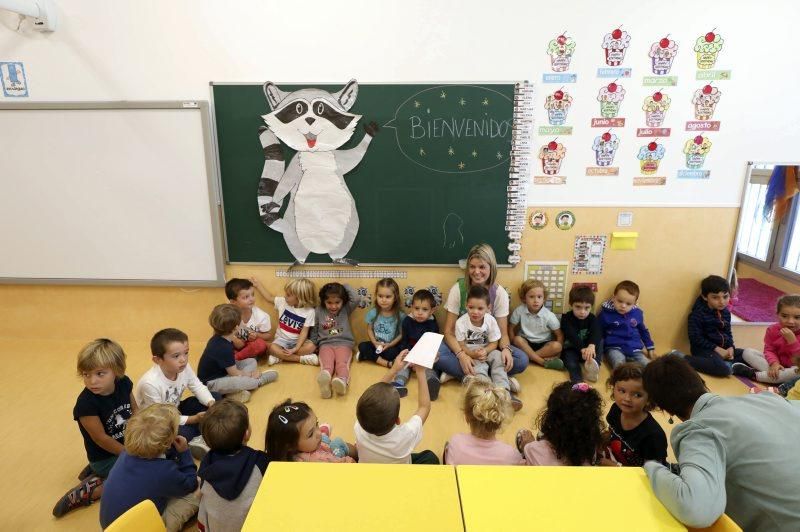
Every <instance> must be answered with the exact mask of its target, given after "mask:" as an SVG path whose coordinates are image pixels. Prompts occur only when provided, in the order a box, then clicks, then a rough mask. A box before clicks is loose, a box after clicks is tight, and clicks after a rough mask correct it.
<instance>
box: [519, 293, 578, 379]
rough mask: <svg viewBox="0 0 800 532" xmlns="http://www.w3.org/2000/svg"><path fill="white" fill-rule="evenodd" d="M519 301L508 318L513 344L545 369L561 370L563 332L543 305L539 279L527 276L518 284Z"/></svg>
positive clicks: (544, 294) (558, 323)
mask: <svg viewBox="0 0 800 532" xmlns="http://www.w3.org/2000/svg"><path fill="white" fill-rule="evenodd" d="M519 297H520V299H521V300H522V304H521V305H520V306H518V307H517V308H515V309H514V312H512V313H511V318H510V319H509V320H508V323H509V326H508V327H509V332H508V335H509V336H510V337H511V341H512V342H513V344H514V345H515V346H517V347H519V348H520V349H522V350H523V351H524V352H525V354H526V355H528V358H529V359H530V361H531V362H535V363H537V364H539V365H540V366H544V367H545V368H547V369H555V370H562V369H564V362H563V361H562V360H561V357H560V355H561V349H562V347H563V345H564V333H563V332H561V323H560V322H559V321H558V318H557V317H556V315H555V314H553V312H552V311H551V310H550V309H548V308H547V307H546V306H545V302H546V301H547V288H546V287H545V286H544V283H542V282H541V281H539V280H536V279H528V280H527V281H525V282H524V283H522V286H520V288H519Z"/></svg>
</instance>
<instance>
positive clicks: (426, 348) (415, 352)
mask: <svg viewBox="0 0 800 532" xmlns="http://www.w3.org/2000/svg"><path fill="white" fill-rule="evenodd" d="M443 339H444V335H442V334H437V333H433V332H426V333H425V334H423V335H422V338H420V339H419V340H417V343H416V344H414V347H412V348H411V351H409V352H408V355H406V359H405V361H406V363H414V364H416V365H417V366H422V367H423V368H428V369H432V368H433V362H434V360H436V353H437V352H438V351H439V346H440V345H442V340H443Z"/></svg>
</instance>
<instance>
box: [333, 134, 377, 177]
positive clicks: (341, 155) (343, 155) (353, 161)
mask: <svg viewBox="0 0 800 532" xmlns="http://www.w3.org/2000/svg"><path fill="white" fill-rule="evenodd" d="M378 129H380V128H379V127H378V124H376V123H375V122H370V123H369V124H364V130H365V131H366V133H365V135H364V138H362V139H361V142H359V143H358V145H357V146H356V147H355V148H352V149H349V150H337V151H335V152H334V156H335V157H336V165H337V166H338V167H339V170H341V172H342V174H346V173H347V172H349V171H350V170H352V169H353V168H355V167H356V166H358V163H360V162H361V159H363V158H364V154H366V153H367V147H368V146H369V143H370V142H372V137H374V136H375V135H376V134H377V132H378Z"/></svg>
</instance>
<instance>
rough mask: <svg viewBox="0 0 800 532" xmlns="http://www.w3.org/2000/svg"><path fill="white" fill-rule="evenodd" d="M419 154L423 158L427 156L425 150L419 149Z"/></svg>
mask: <svg viewBox="0 0 800 532" xmlns="http://www.w3.org/2000/svg"><path fill="white" fill-rule="evenodd" d="M419 154H420V155H422V156H423V157H425V155H427V154H426V153H425V148H420V149H419Z"/></svg>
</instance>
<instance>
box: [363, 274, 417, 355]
mask: <svg viewBox="0 0 800 532" xmlns="http://www.w3.org/2000/svg"><path fill="white" fill-rule="evenodd" d="M405 316H406V315H405V313H404V312H403V311H402V310H400V287H399V286H397V282H395V280H394V279H390V278H388V277H386V278H384V279H381V280H380V281H378V282H377V283H376V285H375V306H374V307H372V308H371V309H370V310H369V312H367V315H366V317H365V318H364V319H365V321H366V322H367V335H368V336H369V342H361V343H360V344H358V354H357V355H356V358H357V359H358V360H359V361H362V362H363V361H372V362H375V363H376V364H378V365H379V366H383V367H385V368H389V367H391V366H392V362H394V359H395V358H397V355H398V354H400V351H401V349H400V346H399V344H400V341H401V340H402V339H403V334H402V331H401V329H400V326H401V323H402V321H403V319H405Z"/></svg>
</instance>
